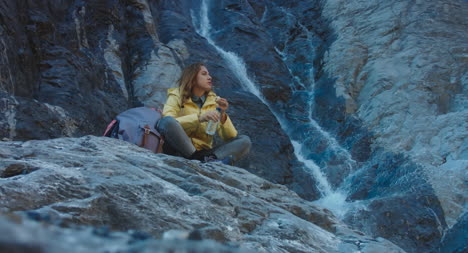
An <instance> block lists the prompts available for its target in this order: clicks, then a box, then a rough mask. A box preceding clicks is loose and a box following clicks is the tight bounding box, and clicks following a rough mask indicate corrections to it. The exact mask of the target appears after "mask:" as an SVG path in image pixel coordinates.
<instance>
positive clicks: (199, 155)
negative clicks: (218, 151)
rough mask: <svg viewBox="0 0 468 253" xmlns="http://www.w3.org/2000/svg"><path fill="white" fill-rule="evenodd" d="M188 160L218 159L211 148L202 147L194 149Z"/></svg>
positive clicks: (205, 160)
mask: <svg viewBox="0 0 468 253" xmlns="http://www.w3.org/2000/svg"><path fill="white" fill-rule="evenodd" d="M189 159H190V160H198V161H200V162H207V161H208V160H213V159H218V158H217V157H216V155H215V154H214V153H213V150H211V149H202V150H197V151H195V152H194V153H193V154H192V155H191V156H190V157H189Z"/></svg>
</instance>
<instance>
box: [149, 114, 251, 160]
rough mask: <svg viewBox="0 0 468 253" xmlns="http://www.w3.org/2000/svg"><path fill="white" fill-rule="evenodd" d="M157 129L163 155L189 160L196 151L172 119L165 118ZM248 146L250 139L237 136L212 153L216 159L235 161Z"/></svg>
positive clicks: (177, 123) (246, 150)
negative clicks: (227, 158)
mask: <svg viewBox="0 0 468 253" xmlns="http://www.w3.org/2000/svg"><path fill="white" fill-rule="evenodd" d="M157 129H158V131H159V132H160V133H161V134H162V135H163V136H164V141H165V142H164V153H165V154H168V155H176V156H182V157H185V158H189V157H190V156H191V155H192V154H193V153H194V152H195V151H196V149H195V147H194V146H193V144H192V141H191V140H190V138H189V137H188V136H187V134H186V133H185V131H184V129H183V128H182V126H181V125H180V124H179V122H178V121H177V120H175V119H174V118H173V117H171V116H166V117H164V118H162V119H161V120H160V121H159V123H158V125H157ZM250 146H251V142H250V138H249V137H248V136H247V135H239V136H237V137H235V138H232V139H231V140H229V141H227V142H226V143H224V144H222V145H219V146H217V147H215V148H213V153H214V154H215V155H216V157H217V158H218V159H224V158H226V157H228V156H231V159H232V160H233V161H237V160H239V159H241V158H242V157H243V156H244V155H246V154H247V153H249V150H250Z"/></svg>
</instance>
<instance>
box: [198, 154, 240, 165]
mask: <svg viewBox="0 0 468 253" xmlns="http://www.w3.org/2000/svg"><path fill="white" fill-rule="evenodd" d="M205 162H206V163H212V162H214V163H216V162H218V163H223V164H226V165H234V159H233V158H232V156H226V157H224V158H223V159H218V158H216V156H209V157H206V158H205Z"/></svg>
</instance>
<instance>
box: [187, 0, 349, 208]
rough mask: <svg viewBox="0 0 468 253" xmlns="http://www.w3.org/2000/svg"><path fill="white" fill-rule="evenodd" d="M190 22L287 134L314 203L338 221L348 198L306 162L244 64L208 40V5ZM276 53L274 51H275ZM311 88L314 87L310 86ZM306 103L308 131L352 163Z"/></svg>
mask: <svg viewBox="0 0 468 253" xmlns="http://www.w3.org/2000/svg"><path fill="white" fill-rule="evenodd" d="M192 19H193V20H194V21H196V22H197V24H194V26H195V29H196V32H197V33H198V34H199V35H201V36H203V37H204V38H205V39H206V40H207V41H208V43H210V44H211V45H212V46H213V47H214V48H215V49H216V50H217V51H218V53H219V54H220V55H221V56H222V58H223V60H224V61H226V63H228V64H227V66H229V67H230V68H231V70H232V72H233V73H234V74H235V75H236V77H237V78H238V79H239V81H240V83H241V84H242V85H243V87H244V88H245V89H246V90H247V91H249V92H251V93H252V94H254V95H255V96H257V97H258V98H259V99H260V100H261V101H262V102H263V103H264V104H265V105H267V106H268V108H270V110H271V111H272V113H273V114H274V116H275V117H276V119H277V120H278V122H279V123H280V125H281V127H282V129H283V130H284V132H285V133H287V134H288V136H289V138H290V140H291V143H292V144H293V147H294V153H295V155H296V157H297V159H298V160H299V161H300V162H302V163H303V164H304V165H305V167H306V168H307V170H308V173H309V174H310V175H311V177H313V178H314V179H315V180H316V181H317V188H318V190H319V191H320V193H321V195H322V197H321V198H320V199H319V200H317V201H316V202H317V203H318V204H320V205H322V206H324V207H326V208H328V209H330V210H332V211H333V212H334V213H335V215H337V216H339V217H341V216H342V215H344V214H345V213H346V211H347V210H348V209H349V205H348V206H346V205H347V202H346V201H345V199H346V196H347V194H346V193H345V192H344V191H343V190H335V191H334V190H333V189H332V187H331V185H330V183H329V182H328V180H327V177H326V176H325V175H324V173H323V172H322V171H321V169H320V167H319V166H317V164H315V162H314V161H313V160H310V159H307V158H306V157H305V155H304V154H303V150H306V149H307V147H305V146H304V145H303V143H301V141H300V140H294V137H292V134H291V131H288V129H287V127H286V126H287V124H286V122H285V120H284V119H283V117H281V116H280V115H278V113H277V112H275V111H274V110H273V109H272V106H270V105H269V103H268V101H266V99H265V98H264V97H263V95H262V93H261V91H260V90H259V88H258V87H257V85H256V84H255V83H254V82H253V81H252V80H251V79H250V78H249V76H248V74H247V69H246V67H245V66H246V65H245V63H244V61H243V60H242V59H241V58H240V57H239V56H238V55H236V54H235V53H233V52H228V51H225V50H224V49H222V48H221V47H220V46H218V45H217V44H216V43H215V42H214V41H213V39H212V38H211V34H210V32H211V25H210V21H209V18H208V4H207V0H202V3H201V7H200V14H199V15H198V18H197V15H194V13H193V12H192ZM276 50H277V49H276ZM277 51H278V53H280V55H281V56H282V57H286V56H285V54H284V53H281V52H279V50H277ZM294 78H295V79H296V80H297V81H298V83H299V85H300V86H302V87H304V88H305V87H306V86H305V85H304V84H303V83H302V82H300V79H299V78H298V77H296V76H294ZM312 87H313V85H312ZM308 96H309V98H310V99H309V100H308V110H309V115H308V116H309V123H308V124H310V126H311V127H313V128H314V129H317V130H318V131H319V132H320V133H321V134H322V135H323V136H324V138H326V139H327V141H328V143H329V145H331V146H332V147H333V148H334V149H335V150H339V151H338V152H339V153H343V154H345V156H346V157H347V160H349V161H350V163H352V162H354V161H353V160H352V159H351V155H350V154H349V153H348V152H347V150H345V149H344V148H342V147H341V146H340V145H339V144H338V142H337V141H336V140H335V139H333V138H332V137H331V136H330V134H328V133H327V132H326V131H324V130H323V129H322V128H320V126H319V125H318V124H317V122H315V121H314V120H313V119H312V98H313V93H312V92H309V93H308Z"/></svg>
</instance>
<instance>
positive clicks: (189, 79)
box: [177, 62, 205, 106]
mask: <svg viewBox="0 0 468 253" xmlns="http://www.w3.org/2000/svg"><path fill="white" fill-rule="evenodd" d="M202 66H205V64H203V63H201V62H197V63H193V64H190V65H189V66H187V67H185V68H184V70H183V71H182V74H181V75H180V78H179V80H178V81H177V83H178V84H179V92H180V105H181V106H183V105H184V103H185V102H186V101H187V100H188V99H189V98H190V97H191V96H192V88H193V86H194V84H195V82H196V80H197V75H198V72H199V71H200V69H201V67H202Z"/></svg>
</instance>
